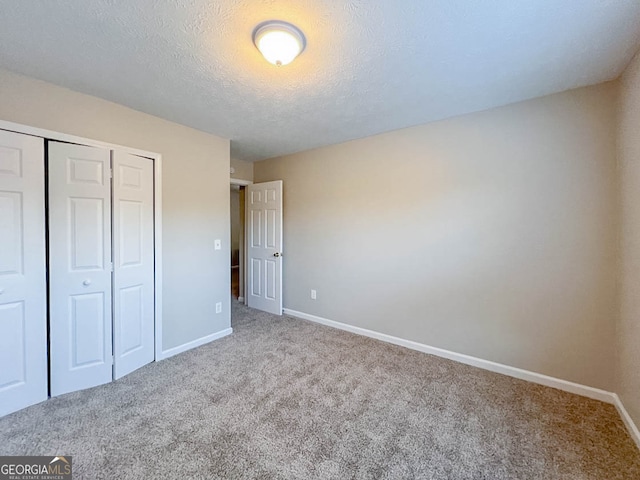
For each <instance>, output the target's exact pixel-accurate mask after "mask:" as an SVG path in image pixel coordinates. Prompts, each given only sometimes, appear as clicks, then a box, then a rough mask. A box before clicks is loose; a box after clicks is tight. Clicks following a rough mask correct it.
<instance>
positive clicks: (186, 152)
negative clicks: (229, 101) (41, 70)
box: [0, 70, 230, 350]
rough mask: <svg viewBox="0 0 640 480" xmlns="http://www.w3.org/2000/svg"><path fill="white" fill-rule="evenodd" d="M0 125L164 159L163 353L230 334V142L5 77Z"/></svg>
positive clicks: (0, 78) (0, 85)
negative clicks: (217, 245) (218, 244)
mask: <svg viewBox="0 0 640 480" xmlns="http://www.w3.org/2000/svg"><path fill="white" fill-rule="evenodd" d="M0 119H2V120H7V121H11V122H16V123H21V124H25V125H30V126H35V127H40V128H45V129H49V130H54V131H57V132H62V133H67V134H72V135H78V136H82V137H86V138H90V139H95V140H101V141H105V142H110V143H116V144H120V145H126V146H129V147H135V148H139V149H143V150H148V151H152V152H156V153H160V154H162V168H163V172H162V173H163V176H162V221H163V229H162V235H163V242H164V248H163V252H162V253H163V261H164V271H163V278H164V290H163V296H162V300H163V307H164V315H163V319H162V320H163V334H164V335H163V349H165V350H166V349H168V348H171V347H174V346H178V345H182V344H184V343H186V342H189V341H192V340H195V339H198V338H201V337H203V336H206V335H209V334H211V333H215V332H218V331H220V330H223V329H225V328H228V327H229V325H230V304H229V301H230V300H229V289H230V285H229V245H228V239H229V141H228V140H224V139H222V138H219V137H215V136H213V135H209V134H206V133H203V132H200V131H197V130H193V129H191V128H187V127H184V126H181V125H177V124H175V123H171V122H168V121H165V120H162V119H160V118H157V117H153V116H150V115H146V114H143V113H140V112H137V111H135V110H131V109H129V108H126V107H123V106H121V105H117V104H115V103H111V102H107V101H104V100H101V99H98V98H95V97H91V96H88V95H83V94H80V93H76V92H73V91H71V90H67V89H64V88H60V87H57V86H54V85H51V84H48V83H45V82H41V81H38V80H34V79H31V78H28V77H23V76H19V75H15V74H12V73H9V72H7V71H2V70H0ZM216 238H220V239H223V245H224V248H223V249H222V251H214V249H213V244H214V240H215V239H216ZM216 301H222V302H223V305H224V309H223V313H222V314H218V315H216V313H215V302H216Z"/></svg>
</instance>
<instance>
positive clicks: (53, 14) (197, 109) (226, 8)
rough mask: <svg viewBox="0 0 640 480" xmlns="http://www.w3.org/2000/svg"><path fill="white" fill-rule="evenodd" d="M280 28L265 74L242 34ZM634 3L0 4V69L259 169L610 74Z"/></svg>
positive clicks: (638, 20)
mask: <svg viewBox="0 0 640 480" xmlns="http://www.w3.org/2000/svg"><path fill="white" fill-rule="evenodd" d="M272 18H273V19H280V20H286V21H289V22H291V23H294V24H295V25H297V26H298V27H300V28H301V29H302V30H303V31H304V32H305V34H306V36H307V42H308V43H307V49H306V50H305V52H304V53H303V54H302V55H301V56H300V57H299V58H298V59H297V60H296V61H294V62H293V63H292V64H291V65H288V66H286V67H281V68H277V67H274V66H272V65H270V64H268V63H267V62H266V61H265V60H264V59H263V58H262V57H261V56H260V54H259V52H258V51H257V50H256V49H255V47H254V46H253V44H252V41H251V33H252V30H253V28H254V27H255V25H257V24H258V23H260V22H261V21H263V20H266V19H272ZM639 25H640V1H639V0H482V1H478V0H342V1H340V0H162V1H161V0H47V1H36V0H0V67H3V68H7V69H9V70H13V71H15V72H19V73H23V74H26V75H29V76H32V77H36V78H40V79H43V80H46V81H49V82H52V83H55V84H58V85H62V86H65V87H68V88H71V89H73V90H77V91H80V92H84V93H88V94H91V95H95V96H98V97H102V98H105V99H108V100H112V101H114V102H117V103H121V104H124V105H127V106H130V107H132V108H135V109H137V110H141V111H143V112H147V113H150V114H153V115H157V116H159V117H163V118H166V119H169V120H173V121H175V122H178V123H182V124H184V125H188V126H191V127H195V128H198V129H200V130H204V131H206V132H210V133H214V134H216V135H219V136H222V137H226V138H230V139H231V140H232V156H233V157H235V158H240V159H244V160H258V159H264V158H269V157H273V156H277V155H282V154H286V153H293V152H297V151H301V150H307V149H310V148H314V147H319V146H323V145H328V144H334V143H339V142H342V141H346V140H350V139H354V138H360V137H365V136H368V135H373V134H376V133H380V132H385V131H389V130H394V129H398V128H403V127H407V126H410V125H416V124H421V123H426V122H429V121H432V120H438V119H442V118H446V117H451V116H454V115H459V114H463V113H468V112H472V111H477V110H482V109H486V108H491V107H495V106H499V105H504V104H508V103H512V102H516V101H520V100H524V99H528V98H533V97H537V96H541V95H546V94H549V93H553V92H559V91H563V90H567V89H571V88H575V87H579V86H584V85H590V84H594V83H599V82H602V81H606V80H611V79H614V78H616V77H617V76H618V75H619V74H620V73H621V72H622V70H623V68H624V67H625V65H626V64H627V63H628V61H629V60H630V59H631V57H632V56H633V54H634V53H635V51H636V50H637V49H638V47H639V46H640V27H639Z"/></svg>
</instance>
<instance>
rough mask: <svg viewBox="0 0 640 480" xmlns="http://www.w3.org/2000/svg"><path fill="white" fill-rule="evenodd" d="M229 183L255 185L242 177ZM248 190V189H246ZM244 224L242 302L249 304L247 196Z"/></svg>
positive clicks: (241, 273)
mask: <svg viewBox="0 0 640 480" xmlns="http://www.w3.org/2000/svg"><path fill="white" fill-rule="evenodd" d="M229 184H231V185H238V186H239V187H248V186H249V185H253V182H252V181H251V180H242V179H240V178H229ZM245 191H246V190H245ZM244 209H245V211H244V224H243V225H242V232H243V233H242V260H243V261H242V265H241V267H242V268H241V272H240V275H242V292H240V293H241V295H240V296H241V297H242V303H243V304H245V305H246V304H247V236H246V232H247V199H246V197H245V200H244ZM229 270H231V258H229ZM238 300H239V299H238Z"/></svg>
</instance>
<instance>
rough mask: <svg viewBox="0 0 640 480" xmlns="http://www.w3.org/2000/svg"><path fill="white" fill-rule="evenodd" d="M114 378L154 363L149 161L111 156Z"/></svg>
mask: <svg viewBox="0 0 640 480" xmlns="http://www.w3.org/2000/svg"><path fill="white" fill-rule="evenodd" d="M113 261H114V262H113V263H114V279H113V281H114V283H113V296H114V297H113V308H114V323H113V326H114V332H113V333H114V342H113V344H114V357H115V358H114V361H115V364H114V370H113V372H114V378H116V379H117V378H120V377H122V376H124V375H126V374H128V373H131V372H132V371H134V370H136V369H137V368H140V367H142V366H143V365H146V364H147V363H150V362H152V361H153V359H154V352H155V348H154V249H153V160H150V159H148V158H143V157H138V156H136V155H130V154H126V153H122V152H118V151H114V152H113Z"/></svg>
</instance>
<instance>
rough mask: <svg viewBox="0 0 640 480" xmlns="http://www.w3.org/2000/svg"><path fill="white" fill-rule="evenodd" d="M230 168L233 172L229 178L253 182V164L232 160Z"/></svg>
mask: <svg viewBox="0 0 640 480" xmlns="http://www.w3.org/2000/svg"><path fill="white" fill-rule="evenodd" d="M231 168H233V169H235V172H234V173H232V174H231V178H238V179H240V180H249V181H251V182H253V163H251V162H245V161H244V160H238V159H237V158H232V159H231Z"/></svg>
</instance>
